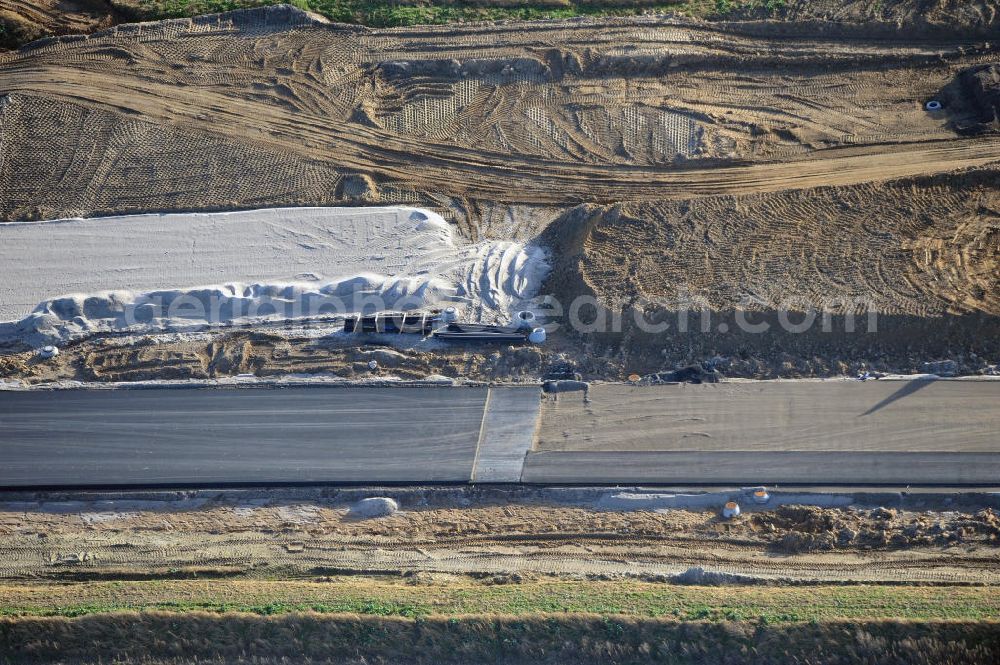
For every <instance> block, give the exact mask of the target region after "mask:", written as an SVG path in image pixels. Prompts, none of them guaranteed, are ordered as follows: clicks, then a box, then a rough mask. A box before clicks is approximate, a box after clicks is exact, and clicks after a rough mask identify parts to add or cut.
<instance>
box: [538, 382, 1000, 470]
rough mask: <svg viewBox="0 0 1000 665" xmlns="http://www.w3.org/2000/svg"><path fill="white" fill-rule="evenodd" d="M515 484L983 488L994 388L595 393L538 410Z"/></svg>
mask: <svg viewBox="0 0 1000 665" xmlns="http://www.w3.org/2000/svg"><path fill="white" fill-rule="evenodd" d="M522 480H523V481H524V482H534V483H656V484H699V483H705V484H725V483H732V484H737V485H757V484H774V483H795V484H830V485H852V484H883V485H896V486H907V485H917V484H925V485H990V486H993V485H996V484H997V482H998V481H1000V382H997V381H942V380H916V381H914V380H909V381H866V382H859V381H822V382H812V381H795V382H788V381H758V382H732V383H728V382H724V383H719V384H707V385H684V384H681V385H666V386H649V387H635V386H626V385H599V386H594V387H593V388H592V389H591V402H590V403H584V402H583V400H582V399H579V398H578V399H573V397H572V396H561V397H560V399H559V400H558V401H554V400H546V401H545V402H544V403H543V406H542V417H541V427H540V429H539V433H538V440H537V443H536V446H535V449H534V451H533V452H532V453H531V454H529V456H528V458H527V460H526V462H525V468H524V473H523V475H522Z"/></svg>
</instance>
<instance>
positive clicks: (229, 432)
mask: <svg viewBox="0 0 1000 665" xmlns="http://www.w3.org/2000/svg"><path fill="white" fill-rule="evenodd" d="M486 396H487V389H486V388H447V387H420V388H357V387H352V388H320V387H302V388H279V389H241V390H231V389H215V390H213V389H148V390H94V391H86V390H60V391H51V392H49V391H30V392H0V486H5V487H26V486H109V485H171V484H173V485H178V484H213V483H282V482H467V481H468V480H469V478H470V477H471V475H472V467H473V463H474V459H475V454H476V446H477V442H478V439H479V433H480V429H481V426H482V422H483V410H484V406H485V402H486Z"/></svg>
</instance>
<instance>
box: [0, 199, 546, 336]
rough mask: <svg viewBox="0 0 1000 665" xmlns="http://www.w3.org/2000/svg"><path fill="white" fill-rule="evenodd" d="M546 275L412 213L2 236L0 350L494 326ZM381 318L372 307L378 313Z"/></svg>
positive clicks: (121, 222) (189, 218) (381, 211)
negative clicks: (194, 336) (331, 319)
mask: <svg viewBox="0 0 1000 665" xmlns="http://www.w3.org/2000/svg"><path fill="white" fill-rule="evenodd" d="M547 270H548V265H547V263H546V260H545V254H544V252H543V251H542V250H541V249H540V248H537V247H532V246H525V245H523V244H520V243H514V242H506V241H486V242H481V243H476V244H470V243H464V242H461V241H460V240H457V239H456V238H455V237H454V236H453V234H452V229H451V227H450V226H449V225H448V223H447V222H446V221H445V220H444V219H442V218H441V217H440V216H439V215H437V214H435V213H433V212H430V211H427V210H420V209H416V208H402V207H382V208H276V209H268V210H252V211H243V212H224V213H185V214H149V215H131V216H125V217H105V218H96V219H68V220H54V221H49V222H26V223H15V224H4V225H0V322H7V323H4V324H0V341H3V340H4V339H6V340H23V341H28V342H29V343H40V342H42V341H46V342H47V341H62V340H67V339H73V338H79V337H81V336H86V335H87V334H90V333H92V332H98V331H105V330H129V331H135V332H150V331H161V330H197V329H202V328H204V327H205V326H206V325H210V324H219V323H227V322H234V321H238V322H246V321H253V320H255V319H267V318H270V319H285V318H288V319H294V318H301V317H304V316H311V315H324V314H331V313H339V312H341V311H343V312H356V311H361V309H362V308H367V309H373V306H372V303H374V309H380V308H384V309H396V308H402V309H414V308H425V307H429V306H433V305H443V304H452V305H456V306H458V307H459V309H460V310H463V309H464V312H463V313H464V314H465V315H466V316H469V317H472V318H476V319H480V320H502V319H505V318H506V317H507V316H508V314H509V312H510V310H511V309H512V308H514V307H516V305H517V303H518V302H519V301H521V300H524V299H527V298H531V297H532V296H534V295H535V293H536V291H537V289H538V286H539V284H540V282H541V280H542V279H543V278H544V276H545V274H546V272H547ZM380 306H381V307H380Z"/></svg>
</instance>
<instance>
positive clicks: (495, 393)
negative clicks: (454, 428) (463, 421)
mask: <svg viewBox="0 0 1000 665" xmlns="http://www.w3.org/2000/svg"><path fill="white" fill-rule="evenodd" d="M540 404H541V389H540V388H538V387H530V388H527V387H526V388H491V389H490V395H489V398H488V399H487V401H486V412H485V415H484V417H483V429H482V433H481V434H480V437H479V449H478V451H477V453H476V463H475V467H474V468H473V470H472V480H473V482H480V483H517V482H520V480H521V470H522V468H523V467H524V458H525V455H527V454H528V451H529V450H531V446H532V444H533V443H534V440H535V429H536V428H537V426H538V413H539V409H540Z"/></svg>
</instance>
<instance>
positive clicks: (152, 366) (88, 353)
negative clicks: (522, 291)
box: [0, 332, 609, 384]
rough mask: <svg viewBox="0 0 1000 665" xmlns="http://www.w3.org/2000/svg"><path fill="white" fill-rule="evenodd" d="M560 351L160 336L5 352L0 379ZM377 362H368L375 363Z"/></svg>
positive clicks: (324, 369)
mask: <svg viewBox="0 0 1000 665" xmlns="http://www.w3.org/2000/svg"><path fill="white" fill-rule="evenodd" d="M558 358H560V355H559V353H558V352H557V351H555V350H554V349H552V348H545V349H539V348H537V347H531V346H526V347H511V346H501V345H497V346H495V347H494V348H493V349H490V350H484V349H483V348H482V347H474V348H470V347H467V346H456V347H451V348H448V347H442V346H437V347H435V348H434V349H433V350H421V349H415V348H406V347H405V346H403V347H400V348H393V347H390V346H385V347H380V346H377V345H366V346H360V347H359V346H357V345H354V344H345V343H343V342H336V341H332V340H330V339H324V338H320V339H295V338H285V337H282V336H278V335H268V334H264V333H251V332H243V333H232V334H220V335H217V336H214V337H212V338H211V339H209V340H200V341H163V340H161V339H158V338H156V337H147V338H138V339H119V340H115V339H98V340H92V341H89V342H85V343H81V344H75V345H72V346H69V347H66V348H64V349H63V351H62V353H60V355H59V356H58V357H57V358H54V359H51V360H41V359H39V358H37V357H36V356H35V354H34V353H33V352H21V353H12V354H8V355H5V356H0V378H17V379H20V380H22V381H24V382H25V383H29V384H33V383H41V382H51V381H65V380H73V381H100V382H113V381H147V380H152V379H215V378H224V377H233V376H238V375H241V374H244V375H245V374H253V375H255V376H258V377H261V378H274V377H279V376H282V375H287V374H303V375H319V374H322V375H328V376H333V377H339V378H342V379H352V380H356V379H365V380H367V379H378V378H388V377H393V378H398V379H403V380H419V379H425V378H427V377H428V376H431V375H437V376H446V377H450V378H456V379H470V380H487V381H488V380H494V381H506V382H510V381H513V382H517V381H522V380H529V381H532V382H534V381H536V380H537V377H538V376H539V375H540V374H542V373H544V372H545V371H546V369H548V367H549V366H550V364H552V363H553V362H557V361H558ZM372 360H374V361H376V362H377V363H378V365H379V369H378V370H377V371H374V372H373V371H372V370H370V369H369V368H368V363H369V362H370V361H372ZM586 368H587V371H588V373H590V374H602V373H606V372H607V371H609V370H608V367H607V363H601V362H600V359H594V360H593V361H591V362H590V363H588V364H587V366H586Z"/></svg>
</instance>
